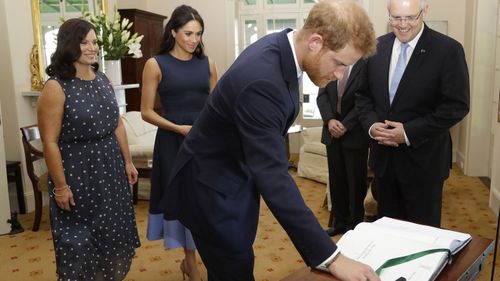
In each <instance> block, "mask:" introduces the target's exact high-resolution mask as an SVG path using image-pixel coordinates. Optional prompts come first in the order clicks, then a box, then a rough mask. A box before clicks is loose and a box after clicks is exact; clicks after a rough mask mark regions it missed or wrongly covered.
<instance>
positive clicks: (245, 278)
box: [193, 233, 255, 281]
mask: <svg viewBox="0 0 500 281" xmlns="http://www.w3.org/2000/svg"><path fill="white" fill-rule="evenodd" d="M193 239H194V242H195V244H196V248H197V250H198V253H199V254H200V256H201V259H202V260H203V263H204V264H205V267H206V268H207V274H208V281H255V279H254V277H253V268H254V254H253V249H252V247H250V249H248V250H247V251H241V252H239V251H236V252H235V251H231V250H230V249H222V248H219V247H215V246H214V245H213V244H211V243H209V242H208V241H206V240H204V239H203V238H202V237H199V236H197V235H196V234H194V233H193Z"/></svg>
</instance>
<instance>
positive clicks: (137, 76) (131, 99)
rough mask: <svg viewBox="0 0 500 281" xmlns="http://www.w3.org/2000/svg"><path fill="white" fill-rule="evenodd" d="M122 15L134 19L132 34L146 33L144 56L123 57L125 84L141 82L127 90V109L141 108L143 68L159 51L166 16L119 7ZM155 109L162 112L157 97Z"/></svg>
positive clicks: (143, 42)
mask: <svg viewBox="0 0 500 281" xmlns="http://www.w3.org/2000/svg"><path fill="white" fill-rule="evenodd" d="M118 11H119V12H120V15H121V16H122V17H123V18H127V19H129V20H130V21H132V22H133V23H134V24H133V25H132V28H131V31H130V33H131V34H134V33H135V32H138V33H139V35H144V38H143V39H142V41H141V50H142V58H139V59H134V58H131V57H126V58H123V59H122V80H123V84H135V83H139V85H140V86H139V88H138V89H128V90H126V102H127V111H132V110H136V111H140V110H141V88H142V70H143V68H144V64H145V63H146V61H147V60H148V59H149V58H150V57H152V56H154V55H156V54H157V53H158V50H159V47H160V42H161V40H162V37H163V27H164V25H163V21H164V20H165V19H166V18H167V17H166V16H162V15H158V14H155V13H151V12H147V11H142V10H138V9H119V10H118ZM155 110H156V111H158V112H161V103H160V102H159V99H156V104H155Z"/></svg>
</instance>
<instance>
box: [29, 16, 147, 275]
mask: <svg viewBox="0 0 500 281" xmlns="http://www.w3.org/2000/svg"><path fill="white" fill-rule="evenodd" d="M98 52H99V46H97V37H96V34H95V29H94V26H93V25H92V24H90V23H89V22H87V21H84V20H81V19H70V20H67V21H66V22H64V23H63V24H62V25H61V27H60V29H59V33H58V36H57V49H56V51H55V53H54V55H53V56H52V62H51V64H50V65H49V67H47V70H46V71H47V74H48V75H49V76H50V77H51V78H50V79H49V81H48V82H47V83H46V85H45V87H44V89H43V91H42V94H41V96H40V98H39V102H38V108H37V111H38V126H39V128H40V133H41V136H42V142H43V150H44V155H45V162H46V163H47V168H48V170H49V175H50V177H49V189H50V191H51V192H50V222H51V227H52V237H53V240H54V251H55V255H56V266H57V274H58V280H81V281H84V280H85V281H87V280H99V281H101V280H110V281H111V280H113V281H115V280H123V279H124V278H125V276H126V275H127V272H128V271H129V269H130V265H131V263H132V258H133V256H134V255H135V248H137V247H139V246H140V242H139V236H138V234H137V228H136V223H135V215H134V210H133V207H132V197H131V192H130V184H133V183H135V181H137V170H136V169H135V167H134V166H133V164H132V160H131V157H130V153H129V151H128V144H127V138H126V135H125V129H124V127H123V124H122V123H121V120H120V117H119V111H118V106H117V103H116V98H115V94H114V91H113V88H112V87H111V85H110V83H109V80H108V79H107V78H106V76H105V75H104V74H103V73H102V72H99V71H97V69H98V67H99V65H98V64H97V63H96V62H97V54H98ZM73 58H74V59H73Z"/></svg>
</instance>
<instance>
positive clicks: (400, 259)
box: [375, 248, 451, 275]
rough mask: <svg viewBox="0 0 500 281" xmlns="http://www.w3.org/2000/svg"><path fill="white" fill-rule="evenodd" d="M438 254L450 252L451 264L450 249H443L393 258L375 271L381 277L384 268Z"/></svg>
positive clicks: (449, 259)
mask: <svg viewBox="0 0 500 281" xmlns="http://www.w3.org/2000/svg"><path fill="white" fill-rule="evenodd" d="M437 252H448V263H451V251H450V249H445V248H442V249H431V250H426V251H421V252H417V253H414V254H410V255H406V256H402V257H397V258H393V259H390V260H387V261H386V262H384V263H383V264H382V265H381V266H380V267H379V268H378V269H377V270H375V273H376V274H377V275H380V272H382V270H383V269H384V268H388V267H391V266H395V265H398V264H402V263H405V262H409V261H412V260H416V259H418V258H420V257H423V256H426V255H430V254H434V253H437Z"/></svg>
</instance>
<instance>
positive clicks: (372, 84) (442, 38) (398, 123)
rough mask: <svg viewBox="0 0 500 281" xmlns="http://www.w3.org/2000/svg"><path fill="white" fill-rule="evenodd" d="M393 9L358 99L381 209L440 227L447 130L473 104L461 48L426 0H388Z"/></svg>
mask: <svg viewBox="0 0 500 281" xmlns="http://www.w3.org/2000/svg"><path fill="white" fill-rule="evenodd" d="M388 10H389V22H390V24H391V26H392V28H393V32H391V33H389V34H386V35H384V36H381V37H380V38H379V39H378V45H377V54H376V55H375V56H373V57H372V58H370V59H369V60H368V61H367V67H366V70H367V71H366V76H365V78H366V79H367V80H366V82H363V85H366V88H364V89H363V90H362V91H360V92H359V95H358V96H357V100H356V103H357V108H358V111H359V114H360V120H361V122H362V124H363V127H364V128H365V130H366V131H367V132H368V133H369V135H370V136H371V138H372V139H373V141H372V142H371V144H370V160H369V162H370V167H371V168H372V169H373V171H374V173H375V180H376V181H377V196H376V197H377V200H378V212H379V215H380V216H389V217H394V218H399V219H404V220H408V221H413V222H416V223H421V224H427V225H432V226H438V227H439V226H440V223H441V205H442V192H443V183H444V180H445V179H446V178H448V175H449V169H450V168H451V160H452V155H451V154H452V143H451V137H450V133H449V129H450V128H451V127H452V126H453V125H455V124H456V123H458V122H459V121H460V120H462V119H463V118H464V116H465V115H467V113H468V111H469V75H468V70H467V64H466V61H465V55H464V50H463V48H462V46H461V45H460V43H458V42H457V41H455V40H453V39H452V38H450V37H448V36H446V35H443V34H441V33H438V32H436V31H434V30H432V29H430V28H429V27H427V25H425V24H424V22H423V19H424V17H425V16H426V15H427V11H428V6H427V4H426V2H425V1H424V0H390V1H388ZM398 80H400V81H398Z"/></svg>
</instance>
